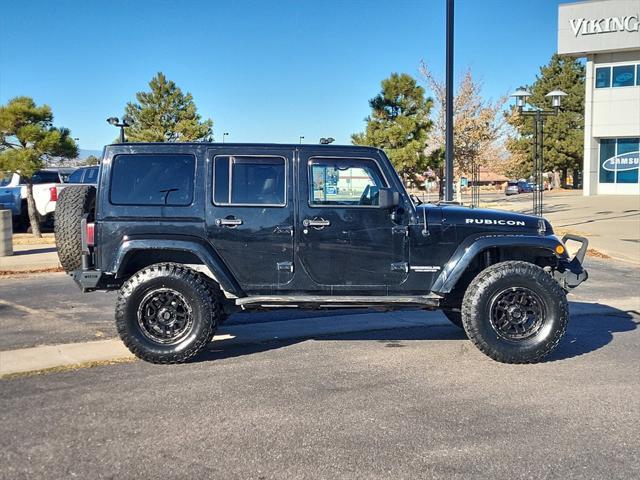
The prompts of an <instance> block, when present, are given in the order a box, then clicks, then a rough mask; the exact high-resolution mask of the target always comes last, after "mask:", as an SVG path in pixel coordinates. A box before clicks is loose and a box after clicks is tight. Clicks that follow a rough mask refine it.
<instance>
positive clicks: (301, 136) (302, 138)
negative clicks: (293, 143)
mask: <svg viewBox="0 0 640 480" xmlns="http://www.w3.org/2000/svg"><path fill="white" fill-rule="evenodd" d="M299 140H300V145H302V140H304V135H300V138H299Z"/></svg>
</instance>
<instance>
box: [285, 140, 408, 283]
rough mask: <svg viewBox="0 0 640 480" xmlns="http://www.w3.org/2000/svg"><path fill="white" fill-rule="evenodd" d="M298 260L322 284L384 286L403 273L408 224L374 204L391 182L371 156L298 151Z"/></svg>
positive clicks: (405, 272) (315, 281) (405, 274)
mask: <svg viewBox="0 0 640 480" xmlns="http://www.w3.org/2000/svg"><path fill="white" fill-rule="evenodd" d="M299 168H300V173H299V179H300V182H299V186H298V195H299V200H298V205H299V212H300V214H299V216H298V222H299V223H300V225H298V226H297V231H298V235H297V238H298V243H299V249H298V252H299V260H300V263H301V264H302V266H303V267H304V269H305V271H306V273H307V275H308V276H309V277H310V279H311V280H312V281H313V282H314V283H316V284H318V285H323V286H329V285H330V286H333V287H332V288H335V289H336V290H339V289H341V288H344V289H348V290H352V291H353V286H360V287H363V288H362V289H361V290H363V291H365V292H366V291H368V290H371V289H374V290H385V289H387V288H388V287H389V286H393V285H398V284H400V283H401V282H402V281H403V280H405V279H406V277H407V264H406V261H407V258H406V257H407V237H406V228H405V226H404V225H402V224H401V222H398V220H397V219H396V220H395V221H394V216H393V215H392V211H390V210H389V209H384V208H380V207H379V206H378V191H379V189H380V188H388V187H390V186H391V185H390V183H389V182H388V180H387V178H386V177H385V173H384V171H383V169H381V167H380V164H379V163H378V162H377V161H376V160H375V159H373V158H351V157H348V156H347V155H345V156H331V157H329V156H323V155H315V154H313V153H304V151H303V152H302V153H301V157H300V162H299Z"/></svg>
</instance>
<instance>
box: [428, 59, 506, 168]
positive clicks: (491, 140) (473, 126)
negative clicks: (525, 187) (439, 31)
mask: <svg viewBox="0 0 640 480" xmlns="http://www.w3.org/2000/svg"><path fill="white" fill-rule="evenodd" d="M420 74H421V76H422V78H423V80H424V81H425V83H426V85H427V90H430V91H431V94H432V96H433V98H434V104H435V107H436V113H435V119H434V122H433V128H432V129H431V131H430V132H429V138H428V140H427V145H428V147H427V148H428V150H427V154H428V155H432V156H438V153H439V152H440V153H441V152H442V151H444V146H445V98H446V97H445V93H446V90H445V83H444V81H442V80H441V79H438V78H436V77H435V75H434V74H433V72H431V70H430V69H429V68H428V67H427V65H426V63H425V62H424V61H423V62H422V63H421V65H420ZM507 98H508V97H507V95H504V96H502V97H500V98H499V99H497V100H496V101H492V100H487V99H484V98H483V97H482V86H481V84H480V83H478V82H476V81H474V79H473V76H472V74H471V70H470V69H469V70H467V71H466V72H465V74H464V76H463V77H462V80H461V81H460V84H459V85H458V89H457V91H456V93H455V97H454V104H453V124H454V138H453V143H454V145H453V147H454V158H455V167H456V169H457V170H458V172H459V173H461V174H467V173H469V172H470V171H471V166H472V165H473V164H474V163H476V164H478V165H480V166H483V167H487V168H489V169H491V170H493V169H496V168H497V167H498V169H500V168H499V167H500V165H501V164H502V163H503V162H504V161H505V148H504V130H505V123H506V121H505V119H504V115H503V114H502V109H503V106H504V104H505V102H506V101H507ZM440 156H441V155H440Z"/></svg>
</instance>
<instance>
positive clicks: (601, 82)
mask: <svg viewBox="0 0 640 480" xmlns="http://www.w3.org/2000/svg"><path fill="white" fill-rule="evenodd" d="M610 86H611V67H598V68H596V88H609V87H610Z"/></svg>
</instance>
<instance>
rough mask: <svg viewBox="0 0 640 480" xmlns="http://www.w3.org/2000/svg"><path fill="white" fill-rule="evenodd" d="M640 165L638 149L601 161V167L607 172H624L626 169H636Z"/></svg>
mask: <svg viewBox="0 0 640 480" xmlns="http://www.w3.org/2000/svg"><path fill="white" fill-rule="evenodd" d="M639 165H640V151H638V152H627V153H621V154H620V155H616V156H615V157H611V158H607V159H606V160H605V161H604V162H602V168H603V169H605V170H608V171H609V172H625V171H627V170H637V169H638V166H639Z"/></svg>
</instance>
